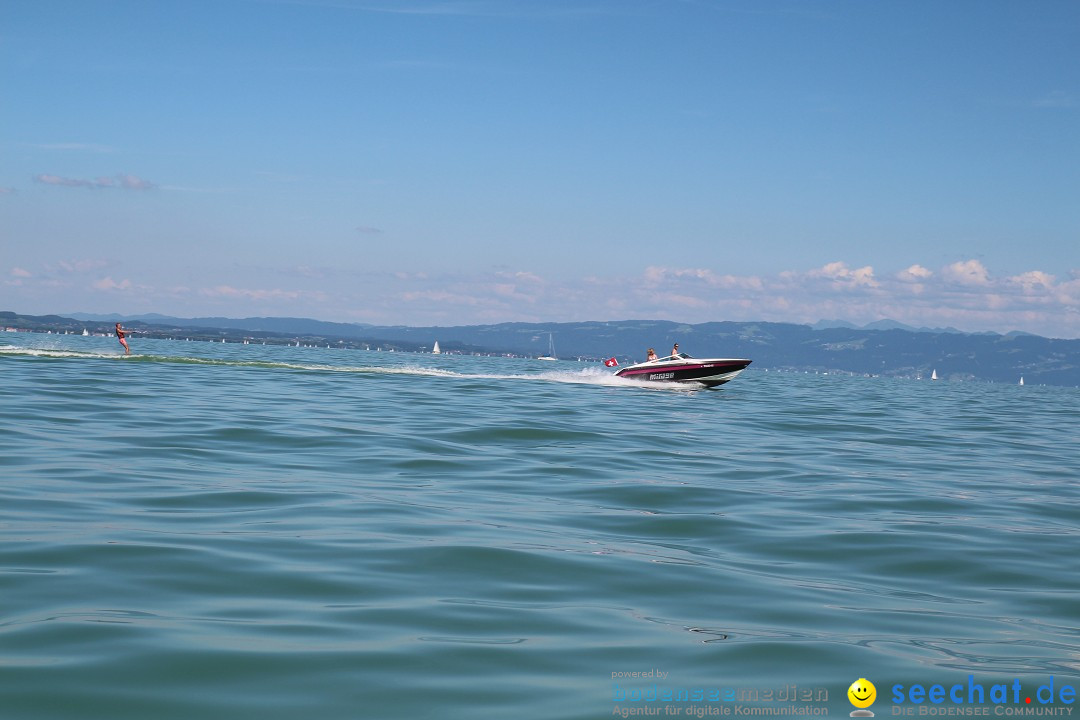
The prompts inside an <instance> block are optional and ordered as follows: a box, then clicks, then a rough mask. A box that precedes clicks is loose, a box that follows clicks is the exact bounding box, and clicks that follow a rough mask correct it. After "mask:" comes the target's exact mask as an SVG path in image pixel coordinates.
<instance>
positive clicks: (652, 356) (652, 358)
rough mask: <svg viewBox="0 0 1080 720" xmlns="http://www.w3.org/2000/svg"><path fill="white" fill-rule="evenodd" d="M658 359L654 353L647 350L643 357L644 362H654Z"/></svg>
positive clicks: (650, 349) (651, 350)
mask: <svg viewBox="0 0 1080 720" xmlns="http://www.w3.org/2000/svg"><path fill="white" fill-rule="evenodd" d="M658 359H659V358H657V357H656V351H655V350H653V349H652V348H649V354H648V355H647V356H646V357H645V362H656V361H657V360H658Z"/></svg>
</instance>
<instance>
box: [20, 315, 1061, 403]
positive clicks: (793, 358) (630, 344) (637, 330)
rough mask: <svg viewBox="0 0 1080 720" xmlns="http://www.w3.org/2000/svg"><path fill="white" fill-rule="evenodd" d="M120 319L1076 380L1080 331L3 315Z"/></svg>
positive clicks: (421, 342)
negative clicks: (1073, 335)
mask: <svg viewBox="0 0 1080 720" xmlns="http://www.w3.org/2000/svg"><path fill="white" fill-rule="evenodd" d="M115 322H123V323H124V324H125V326H130V327H132V328H134V329H137V330H140V331H142V332H144V333H145V334H146V336H148V337H191V338H192V339H199V340H218V341H219V340H221V339H225V340H227V341H237V342H239V341H241V340H243V339H255V340H262V341H264V342H270V343H279V344H285V343H290V344H291V343H294V342H301V343H304V344H308V343H311V344H335V345H337V346H341V347H370V348H375V347H382V348H387V349H389V348H394V349H398V350H413V351H423V350H426V349H428V348H430V347H432V346H433V345H434V343H435V341H436V340H437V341H438V342H439V345H440V347H441V348H442V350H443V351H444V352H466V353H487V354H511V355H522V356H533V357H535V356H538V355H543V354H546V353H547V350H548V335H549V334H551V336H552V337H553V338H554V343H555V350H556V354H557V355H559V356H560V357H563V358H584V359H600V358H606V357H611V356H615V357H617V358H618V359H619V362H620V363H623V364H625V363H627V362H635V361H640V360H643V359H644V357H645V351H646V349H647V348H649V347H654V348H656V351H657V353H658V354H660V355H666V354H667V353H668V352H669V351H670V350H671V345H672V344H673V343H675V342H678V343H679V345H680V348H681V349H682V350H683V351H684V352H688V353H690V354H691V355H696V356H698V357H746V358H751V359H752V360H753V361H754V365H752V366H751V368H752V369H764V368H772V369H792V370H810V371H819V372H848V373H856V374H869V375H884V376H895V377H930V375H931V373H932V372H933V371H935V370H936V371H937V374H938V376H939V377H940V378H942V379H944V380H974V381H987V382H1003V383H1010V384H1015V383H1018V382H1019V380H1020V378H1021V377H1023V378H1024V381H1025V384H1028V385H1033V384H1045V385H1071V386H1080V340H1060V339H1050V338H1044V337H1040V336H1037V335H1030V334H1027V333H1009V334H1007V335H1000V334H997V333H964V332H960V331H958V330H956V329H954V328H945V329H933V330H931V329H927V328H918V329H916V328H912V327H910V326H905V325H902V324H900V323H893V322H892V321H881V322H878V323H872V324H871V326H865V327H862V328H858V327H846V326H843V325H844V324H842V323H836V322H833V323H819V324H818V325H817V326H814V327H811V326H809V325H796V324H791V323H769V322H712V323H700V324H694V325H688V324H682V323H676V322H670V321H664V320H622V321H614V322H577V323H500V324H495V325H463V326H456V327H406V326H375V325H361V324H354V323H335V322H325V321H321V320H311V319H306V318H241V319H234V318H186V319H185V318H174V317H167V316H163V315H142V316H119V315H115V316H114V315H89V314H84V313H73V314H71V315H68V316H58V315H49V316H25V315H16V314H15V313H11V312H0V325H5V326H9V327H10V326H14V327H20V328H25V329H29V330H37V331H45V330H52V331H54V332H82V330H83V328H88V329H89V331H90V332H110V331H111V329H112V324H113V323H115Z"/></svg>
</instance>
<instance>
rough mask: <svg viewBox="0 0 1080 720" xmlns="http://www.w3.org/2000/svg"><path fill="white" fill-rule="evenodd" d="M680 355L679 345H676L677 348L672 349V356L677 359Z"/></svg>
mask: <svg viewBox="0 0 1080 720" xmlns="http://www.w3.org/2000/svg"><path fill="white" fill-rule="evenodd" d="M678 354H679V343H675V347H673V348H671V356H672V357H675V356H676V355H678Z"/></svg>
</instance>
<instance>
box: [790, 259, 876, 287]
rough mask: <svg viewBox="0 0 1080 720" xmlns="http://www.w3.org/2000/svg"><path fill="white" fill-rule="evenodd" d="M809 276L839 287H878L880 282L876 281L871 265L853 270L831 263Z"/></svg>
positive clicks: (811, 272)
mask: <svg viewBox="0 0 1080 720" xmlns="http://www.w3.org/2000/svg"><path fill="white" fill-rule="evenodd" d="M807 276H808V277H819V278H826V279H828V280H832V281H833V284H834V285H835V286H837V287H871V288H872V287H878V282H877V280H875V279H874V268H872V267H871V266H869V265H867V266H866V267H861V268H857V269H854V270H852V269H851V268H849V267H848V266H847V264H846V263H843V262H831V263H829V264H827V265H824V266H823V267H820V268H818V269H817V270H811V271H810V272H808V273H807Z"/></svg>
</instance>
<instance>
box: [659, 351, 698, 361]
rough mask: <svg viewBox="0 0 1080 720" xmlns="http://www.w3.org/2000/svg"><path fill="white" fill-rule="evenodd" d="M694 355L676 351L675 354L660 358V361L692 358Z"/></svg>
mask: <svg viewBox="0 0 1080 720" xmlns="http://www.w3.org/2000/svg"><path fill="white" fill-rule="evenodd" d="M692 359H693V357H692V356H690V355H687V354H686V353H676V354H675V355H668V356H667V357H662V358H660V360H659V362H665V361H671V360H692Z"/></svg>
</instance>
